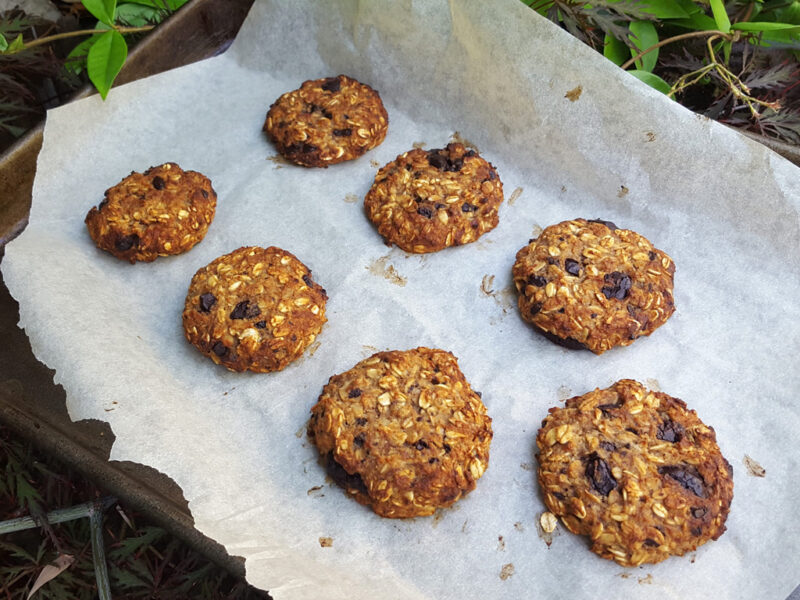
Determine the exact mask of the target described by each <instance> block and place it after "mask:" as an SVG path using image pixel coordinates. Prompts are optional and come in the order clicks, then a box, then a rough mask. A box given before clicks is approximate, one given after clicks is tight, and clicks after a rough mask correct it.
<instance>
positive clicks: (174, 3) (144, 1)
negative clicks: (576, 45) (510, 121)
mask: <svg viewBox="0 0 800 600" xmlns="http://www.w3.org/2000/svg"><path fill="white" fill-rule="evenodd" d="M188 1H189V0H128V2H131V3H133V4H141V5H142V6H151V7H153V8H158V9H160V10H169V11H173V10H178V9H179V8H180V7H181V6H183V5H184V4H186V3H187V2H188ZM523 1H524V0H523ZM532 1H533V0H531V3H532ZM531 3H528V2H526V4H528V6H530V4H531Z"/></svg>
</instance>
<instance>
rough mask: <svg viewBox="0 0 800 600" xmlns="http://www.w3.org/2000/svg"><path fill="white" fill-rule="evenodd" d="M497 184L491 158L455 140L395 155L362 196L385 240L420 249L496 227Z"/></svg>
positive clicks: (500, 199) (442, 245)
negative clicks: (365, 194)
mask: <svg viewBox="0 0 800 600" xmlns="http://www.w3.org/2000/svg"><path fill="white" fill-rule="evenodd" d="M502 202H503V184H502V183H501V182H500V178H499V177H498V176H497V172H496V171H495V170H494V167H493V166H492V165H491V163H489V162H487V161H485V160H484V159H483V158H481V157H480V156H479V155H478V153H477V152H475V151H474V150H468V149H467V148H465V147H464V145H463V144H460V143H452V144H448V145H447V147H446V148H443V149H434V150H428V151H425V150H421V149H418V148H417V149H414V150H410V151H408V152H406V153H404V154H401V155H400V156H398V157H397V158H396V159H395V160H394V161H393V162H390V163H389V164H388V165H386V166H385V167H383V168H382V169H381V170H380V171H378V174H377V175H376V176H375V182H374V183H373V184H372V188H371V189H370V190H369V193H368V194H367V197H366V199H365V200H364V209H365V211H366V213H367V217H368V218H369V220H370V221H372V223H373V224H375V225H376V226H377V227H378V233H380V234H381V235H382V236H383V237H384V239H385V240H386V243H387V244H389V245H391V244H392V243H394V244H397V245H398V246H400V248H402V249H403V250H405V251H406V252H413V253H416V254H423V253H426V252H436V251H438V250H442V249H443V248H447V247H449V246H458V245H461V244H467V243H469V242H474V241H475V240H477V239H478V238H479V237H480V236H481V235H483V234H484V233H486V232H487V231H491V230H492V229H494V228H495V227H496V226H497V223H498V219H499V218H498V215H497V211H498V209H499V208H500V204H501V203H502Z"/></svg>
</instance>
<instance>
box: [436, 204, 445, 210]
mask: <svg viewBox="0 0 800 600" xmlns="http://www.w3.org/2000/svg"><path fill="white" fill-rule="evenodd" d="M434 208H435V209H436V210H442V209H443V208H446V205H445V204H442V203H441V202H437V203H436V205H435V206H434Z"/></svg>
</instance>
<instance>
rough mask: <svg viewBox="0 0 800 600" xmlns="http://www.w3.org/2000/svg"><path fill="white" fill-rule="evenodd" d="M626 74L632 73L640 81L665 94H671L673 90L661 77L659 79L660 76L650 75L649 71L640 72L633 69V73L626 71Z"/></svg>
mask: <svg viewBox="0 0 800 600" xmlns="http://www.w3.org/2000/svg"><path fill="white" fill-rule="evenodd" d="M626 73H630V74H631V75H633V76H634V77H636V78H637V79H639V80H640V81H644V82H645V83H646V84H647V85H649V86H650V87H651V88H654V89H656V90H658V91H659V92H662V93H664V94H669V91H670V89H672V88H671V87H670V85H669V84H668V83H667V82H666V81H664V80H663V79H661V77H659V76H658V75H654V74H653V73H650V72H648V71H640V70H638V69H633V70H631V71H626Z"/></svg>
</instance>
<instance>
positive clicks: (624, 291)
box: [600, 271, 631, 300]
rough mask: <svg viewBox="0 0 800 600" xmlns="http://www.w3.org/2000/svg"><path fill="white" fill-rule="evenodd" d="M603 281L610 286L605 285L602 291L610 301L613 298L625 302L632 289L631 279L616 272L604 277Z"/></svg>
mask: <svg viewBox="0 0 800 600" xmlns="http://www.w3.org/2000/svg"><path fill="white" fill-rule="evenodd" d="M603 281H604V282H605V283H606V284H608V285H604V286H603V288H602V289H601V290H600V291H601V292H603V295H604V296H605V297H606V298H608V299H609V300H610V299H611V298H616V299H617V300H623V299H625V298H626V297H627V296H628V292H629V291H630V289H631V278H630V277H628V276H627V275H626V274H625V273H620V272H619V271H614V272H613V273H609V274H607V275H606V276H605V277H603Z"/></svg>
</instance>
